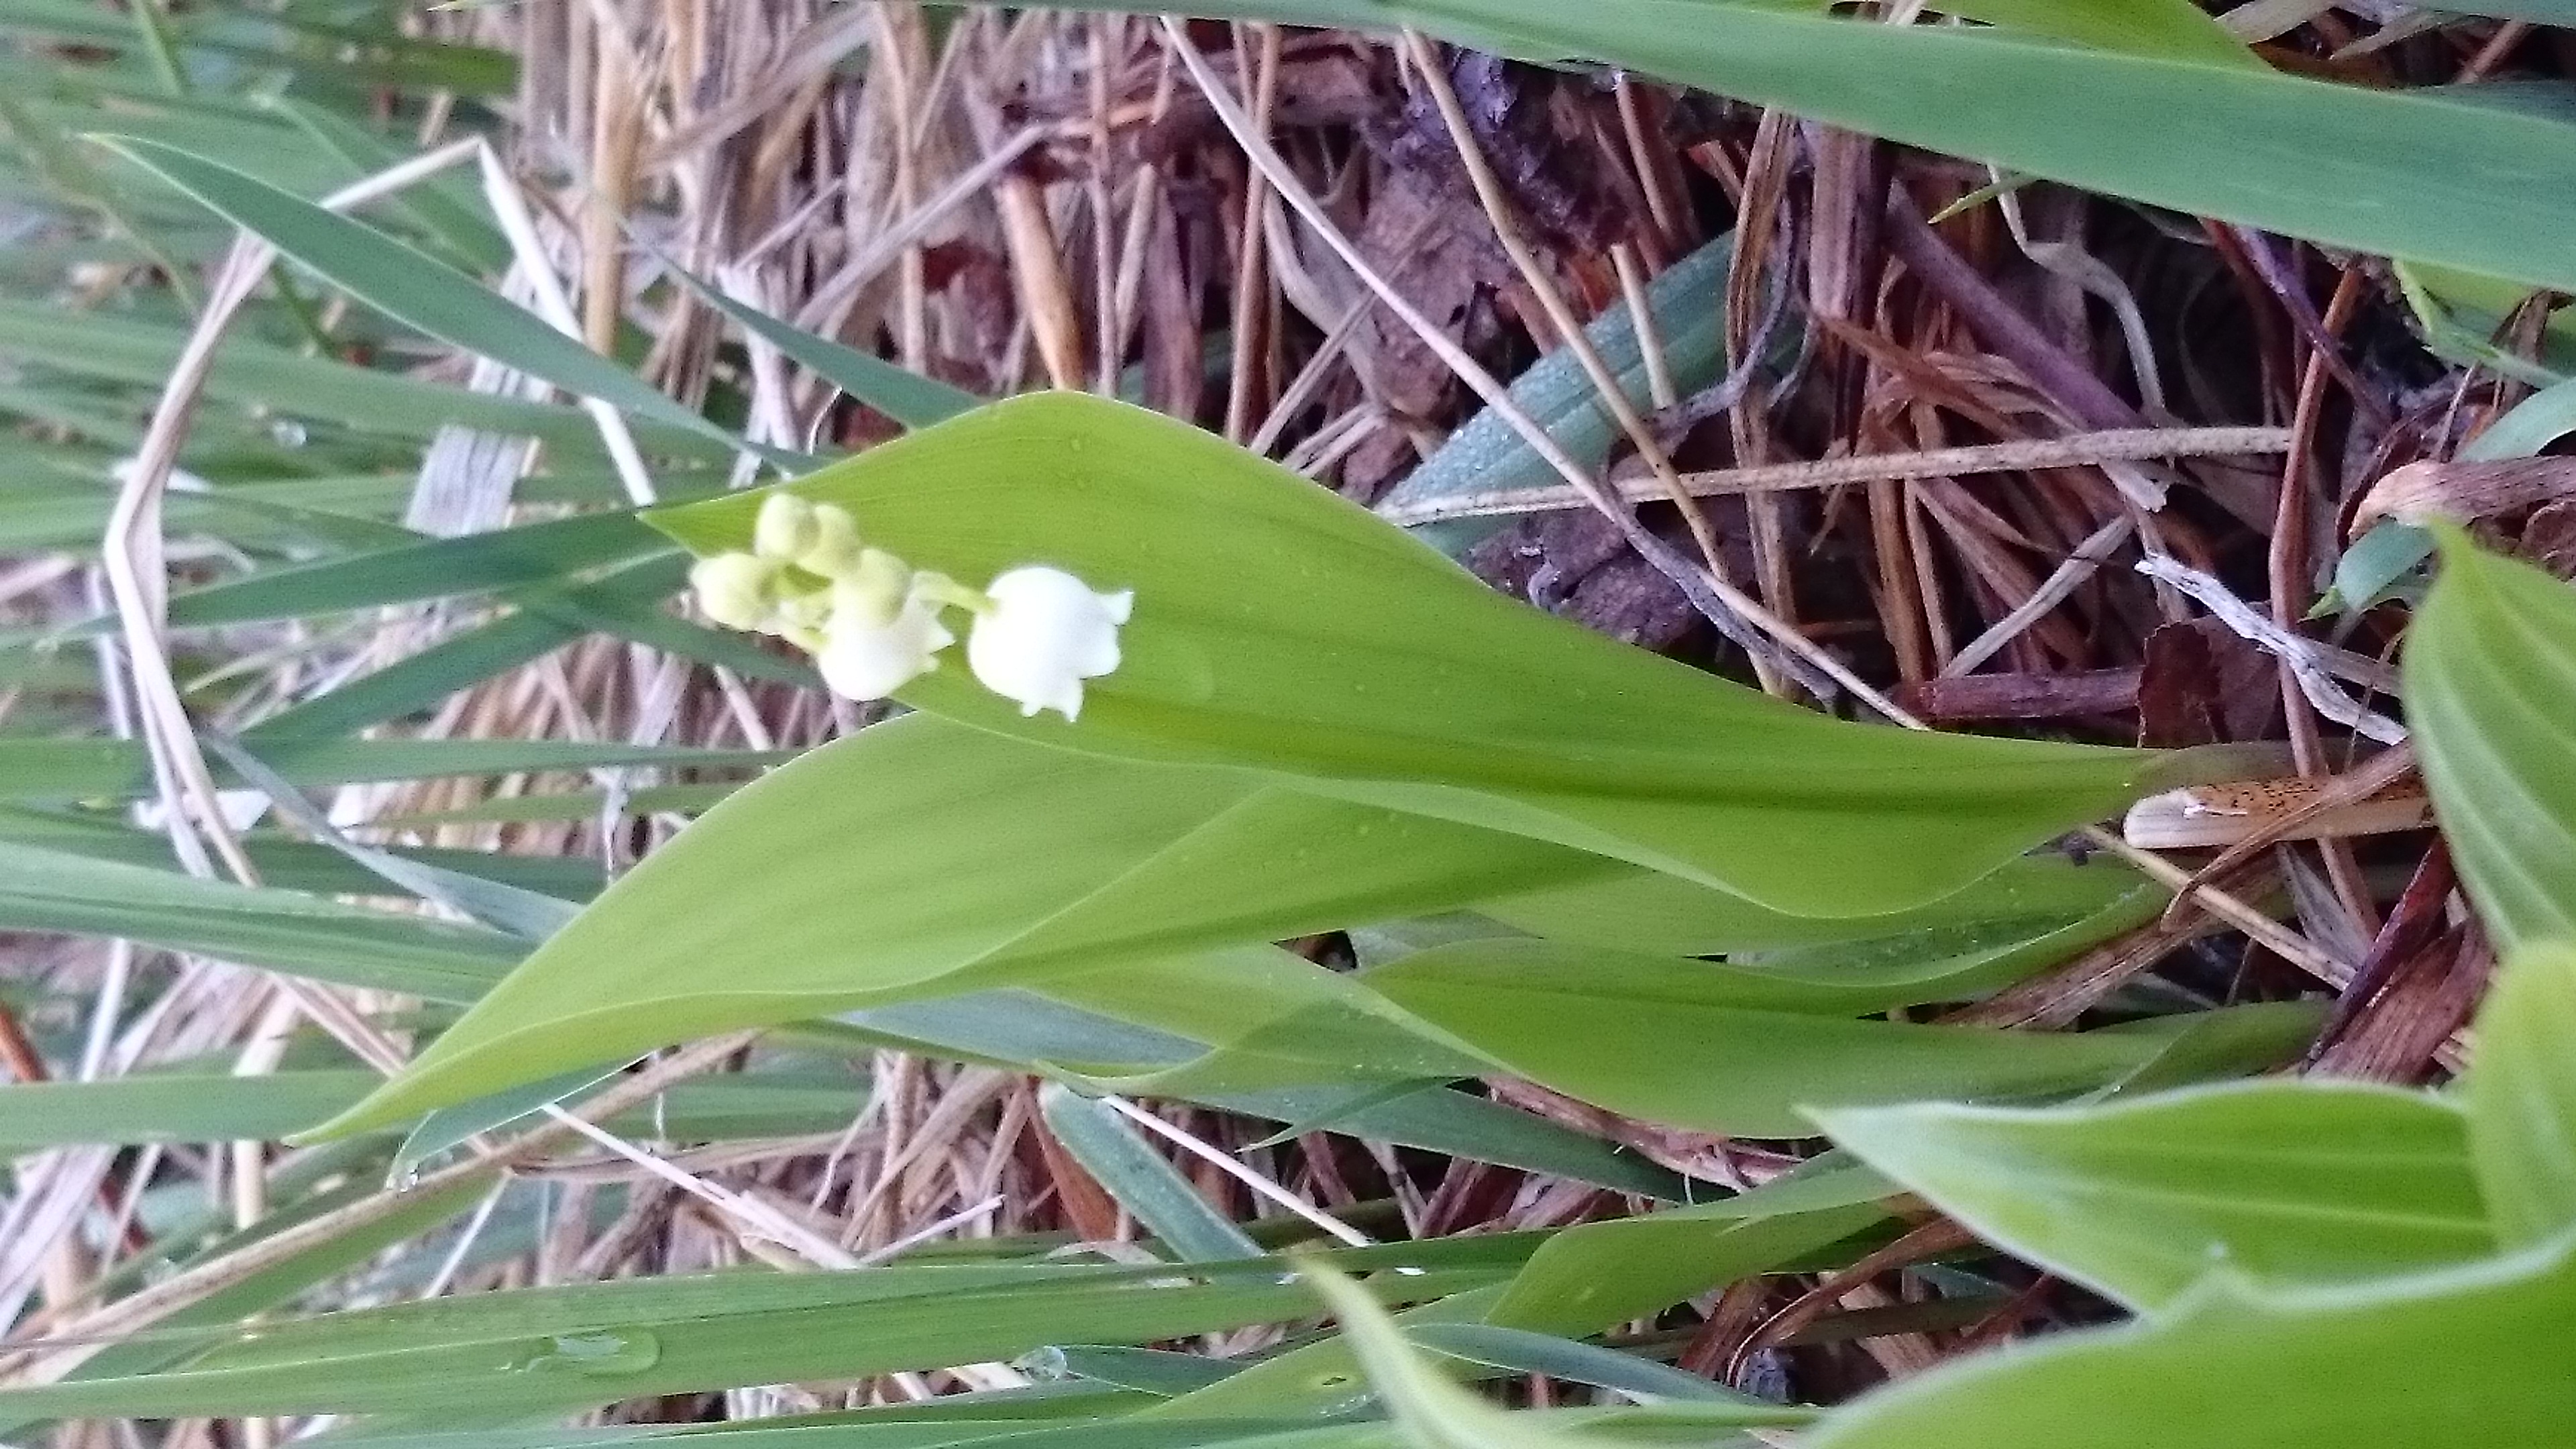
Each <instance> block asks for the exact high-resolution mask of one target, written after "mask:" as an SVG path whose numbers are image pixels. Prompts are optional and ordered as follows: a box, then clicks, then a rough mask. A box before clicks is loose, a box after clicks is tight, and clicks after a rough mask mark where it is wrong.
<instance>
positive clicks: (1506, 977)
mask: <svg viewBox="0 0 2576 1449" xmlns="http://www.w3.org/2000/svg"><path fill="white" fill-rule="evenodd" d="M2164 899H2165V897H2164V895H2163V893H2162V892H2160V891H2153V890H2150V889H2147V888H2141V889H2140V890H2139V891H2137V892H2135V893H2134V894H2133V896H2132V897H2131V898H2128V899H2124V900H2122V901H2120V902H2118V903H2116V904H2115V905H2114V906H2113V907H2111V908H2110V909H2107V910H2104V911H2099V912H2096V913H2094V914H2093V915H2091V916H2086V917H2081V918H2078V919H2076V920H2072V921H2069V920H2067V919H2065V918H2063V917H2058V916H2041V917H2036V918H2034V917H2028V916H2005V917H2001V918H1999V919H1997V920H1993V921H1986V922H1978V923H1976V924H1974V925H1964V926H1951V927H1939V928H1933V929H1928V930H1922V931H1914V932H1908V933H1906V934H1904V935H1899V936H1890V937H1881V938H1872V939H1869V940H1861V941H1848V942H1838V943H1834V944H1831V945H1814V946H1802V947H1797V948H1794V949H1791V950H1786V951H1779V952H1772V953H1766V954H1757V955H1745V956H1739V957H1737V958H1736V959H1734V960H1732V961H1728V962H1724V963H1720V962H1713V961H1696V960H1687V959H1678V958H1673V957H1666V956H1658V955H1647V954H1643V953H1636V952H1627V951H1616V950H1603V949H1601V948H1598V947H1590V946H1582V945H1569V944H1565V943H1563V942H1559V941H1554V940H1546V941H1537V940H1519V939H1489V940H1481V941H1464V942H1459V943H1456V944H1452V945H1445V946H1435V947H1432V948H1430V949H1429V950H1426V951H1421V952H1417V953H1414V954H1413V955H1410V956H1407V957H1404V958H1403V959H1402V960H1400V961H1398V962H1395V963H1393V964H1391V965H1390V966H1388V967H1386V968H1385V969H1387V970H1390V971H1395V972H1398V973H1401V974H1403V975H1405V976H1411V977H1420V976H1422V975H1425V974H1439V975H1445V976H1450V977H1454V978H1456V979H1458V980H1461V981H1468V980H1475V979H1484V980H1490V981H1493V982H1495V983H1497V984H1499V985H1503V986H1506V987H1508V984H1509V983H1510V982H1511V981H1512V980H1513V979H1514V977H1515V976H1516V975H1520V976H1527V977H1529V978H1531V979H1541V980H1548V981H1564V980H1570V979H1578V978H1580V977H1581V976H1583V975H1584V974H1585V973H1586V972H1587V971H1598V972H1599V973H1600V974H1601V975H1602V976H1603V977H1604V979H1605V980H1608V981H1614V982H1620V983H1625V989H1629V990H1633V991H1635V992H1636V993H1637V994H1640V995H1645V996H1652V995H1655V994H1657V988H1658V985H1659V984H1660V985H1661V987H1662V989H1664V990H1668V991H1671V992H1674V993H1676V994H1680V995H1684V996H1692V997H1703V998H1722V999H1724V1000H1726V1001H1728V1002H1729V1003H1730V1004H1733V1005H1737V1006H1743V1007H1756V1008H1759V1009H1762V1010H1769V1011H1795V1012H1801V1013H1808V1014H1813V1015H1824V1016H1833V1015H1841V1016H1861V1015H1866V1014H1868V1013H1871V1012H1878V1011H1885V1010H1888V1009H1890V1008H1891V1007H1898V1006H1916V1005H1921V1004H1923V1003H1926V1002H1934V1001H1967V1000H1972V999H1974V998H1976V997H1979V996H1983V995H1985V994H1986V993H1988V992H1990V991H1993V990H1996V989H1997V988H1999V987H2002V986H2006V985H2009V984H2011V983H2012V982H2014V981H2017V980H2020V979H2021V978H2022V977H2024V976H2028V975H2030V974H2032V973H2034V972H2036V971H2040V970H2043V969H2045V968H2047V967H2049V966H2053V965H2056V964H2057V963H2059V962H2062V961H2065V960H2067V959H2068V958H2070V957H2072V956H2073V955H2074V954H2075V953H2076V952H2078V951H2081V950H2084V949H2085V948H2087V947H2089V946H2091V945H2094V944H2095V943H2097V942H2100V941H2103V940H2107V939H2109V938H2110V937H2111V936H2114V935H2116V934H2118V933H2119V932H2121V931H2123V930H2126V929H2128V928H2129V927H2131V926H2134V925H2137V924H2138V923H2139V922H2141V921H2143V920H2146V919H2148V918H2150V917H2152V916H2153V915H2155V913H2156V912H2157V911H2158V910H2159V909H2161V908H2162V906H2163V903H2164ZM1370 979H1371V980H1372V981H1374V980H1375V979H1376V978H1375V977H1374V976H1372V977H1371V978H1370Z"/></svg>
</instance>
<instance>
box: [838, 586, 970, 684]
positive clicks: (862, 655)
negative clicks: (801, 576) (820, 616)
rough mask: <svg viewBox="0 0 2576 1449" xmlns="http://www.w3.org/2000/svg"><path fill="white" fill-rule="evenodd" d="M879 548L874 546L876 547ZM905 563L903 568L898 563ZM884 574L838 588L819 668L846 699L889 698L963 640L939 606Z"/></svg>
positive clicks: (932, 667)
mask: <svg viewBox="0 0 2576 1449" xmlns="http://www.w3.org/2000/svg"><path fill="white" fill-rule="evenodd" d="M871 552H873V550H871ZM898 567H899V566H898ZM884 582H885V580H884V579H883V578H882V577H881V576H880V577H877V578H869V579H844V580H842V581H840V582H838V583H836V584H834V585H833V586H832V594H831V599H832V604H831V613H830V615H829V617H827V618H826V619H825V620H824V622H823V628H822V636H823V637H822V647H821V648H819V649H817V650H815V651H814V667H815V668H817V669H820V670H821V671H823V682H824V683H825V684H826V685H829V686H830V687H831V690H832V692H833V693H834V694H837V695H840V696H842V697H844V698H846V699H883V698H885V697H886V696H887V695H890V694H892V693H894V692H895V691H896V690H898V689H901V688H903V687H904V686H905V685H906V684H909V683H911V682H912V681H913V680H914V679H917V678H919V677H920V676H922V675H924V674H927V673H929V672H930V671H931V670H933V669H936V668H938V667H939V651H940V650H942V649H945V648H947V647H948V646H949V645H951V644H954V643H956V642H957V636H956V635H954V634H951V633H950V632H948V626H947V625H945V624H942V623H941V622H939V609H938V606H937V605H935V604H933V603H931V602H930V601H929V600H927V599H924V598H922V597H921V596H920V595H919V594H914V593H906V592H903V591H902V589H901V585H900V583H899V582H898V583H897V584H896V587H895V589H893V590H891V591H889V590H887V589H885V588H884V587H883V584H884Z"/></svg>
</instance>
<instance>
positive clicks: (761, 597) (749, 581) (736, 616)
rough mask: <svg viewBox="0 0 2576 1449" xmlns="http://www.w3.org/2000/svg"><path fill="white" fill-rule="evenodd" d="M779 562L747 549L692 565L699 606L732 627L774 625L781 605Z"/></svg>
mask: <svg viewBox="0 0 2576 1449" xmlns="http://www.w3.org/2000/svg"><path fill="white" fill-rule="evenodd" d="M777 580H778V565H777V564H776V563H774V562H772V561H771V560H768V559H765V558H755V557H753V556H752V555H750V554H747V553H720V554H717V555H715V556H714V557H712V558H702V559H700V560H698V561H697V562H696V563H694V564H691V565H690V566H689V584H690V587H692V588H694V589H695V590H696V591H697V595H698V607H699V608H700V609H702V610H704V611H705V612H706V616H707V617H708V618H710V619H713V620H715V621H716V622H717V623H719V624H722V625H724V626H725V627H726V628H728V629H759V630H766V629H768V628H769V627H770V625H771V622H772V620H773V618H774V615H775V613H776V610H777V607H778V596H777V590H776V584H777Z"/></svg>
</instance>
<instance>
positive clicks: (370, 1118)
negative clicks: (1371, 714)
mask: <svg viewBox="0 0 2576 1449" xmlns="http://www.w3.org/2000/svg"><path fill="white" fill-rule="evenodd" d="M1298 852H1302V853H1303V856H1302V860H1303V868H1302V869H1299V870H1297V871H1293V872H1282V871H1281V870H1279V869H1278V862H1279V861H1280V860H1281V859H1282V858H1283V857H1289V858H1294V857H1295V856H1296V853H1298ZM1618 868H1619V867H1618V866H1617V865H1616V863H1614V862H1610V861H1605V860H1601V859H1599V858H1597V857H1591V856H1585V855H1582V854H1579V853H1577V852H1574V851H1569V850H1563V849H1560V848H1557V847H1553V846H1547V845H1543V844H1539V843H1537V842H1533V841H1529V840H1527V839H1525V838H1523V837H1519V836H1514V835H1507V834H1501V833H1497V832H1493V831H1483V830H1475V829H1471V828H1467V827H1462V826H1454V825H1449V824H1446V823H1443V822H1440V821H1436V820H1429V819H1423V818H1420V817H1415V816H1406V815H1400V814H1395V813H1393V812H1388V811H1383V810H1374V809H1370V808H1367V807H1364V806H1349V805H1341V804H1337V803H1335V802H1331V801H1321V800H1316V799H1313V798H1311V797H1306V796H1301V795H1295V794H1292V793H1288V792H1282V791H1279V790H1276V789H1274V788H1271V787H1269V786H1268V785H1266V784H1265V782H1264V781H1263V780H1262V779H1261V778H1260V777H1258V776H1255V775H1251V774H1248V773H1244V772H1238V771H1230V770H1210V769H1186V768H1174V767H1170V766H1159V765H1144V764H1133V763H1126V762H1120V761H1114V760H1108V759H1102V758H1099V757H1095V756H1084V755H1075V754H1069V753H1065V752H1061V751H1055V750H1047V749H1040V748H1036V747H1033V746H1030V745H1026V744H1022V743H1019V742H1017V741H1014V740H1009V739H1005V738H1002V737H1000V736H996V735H990V734H986V733H983V732H982V731H978V730H974V729H969V728H966V727H964V726H961V725H957V724H954V723H951V722H949V721H946V720H942V719H938V718H936V717H932V716H926V715H925V716H919V717H910V718H905V719H900V720H895V721H892V722H889V723H887V724H883V725H879V726H876V727H874V728H872V729H869V730H865V731H863V732H861V733H860V734H859V735H858V736H856V737H855V738H852V739H849V740H845V741H842V742H840V743H837V744H835V745H832V746H829V747H827V748H825V749H821V750H817V751H814V752H812V753H810V754H808V755H806V756H804V757H802V758H801V759H799V760H797V761H796V762H795V763H793V764H791V765H789V766H787V767H786V768H784V769H782V770H779V771H778V772H776V773H775V774H773V775H772V776H770V777H769V778H768V779H767V780H766V781H764V782H763V783H762V784H760V785H758V786H756V787H754V788H750V789H746V790H743V791H741V792H740V793H738V794H736V795H734V796H732V797H730V798H729V799H727V800H726V801H725V802H724V803H723V804H721V805H718V806H717V807H716V808H715V809H713V810H711V811H709V812H708V813H707V815H706V816H705V817H704V818H702V819H701V820H699V821H698V822H697V823H696V824H695V825H693V826H691V827H690V828H689V829H688V830H687V831H685V832H683V833H682V834H681V835H680V836H679V837H678V838H677V839H676V840H674V841H673V842H672V843H671V844H669V845H667V846H665V847H664V848H663V849H661V850H660V851H657V852H655V853H654V854H653V855H652V856H651V857H649V858H647V859H646V860H645V861H643V862H642V863H641V864H639V865H638V866H637V867H636V868H635V869H634V870H633V871H631V872H629V873H628V874H627V875H625V876H624V877H622V878H621V879H620V880H619V881H618V882H617V883H616V884H615V885H614V886H612V887H611V888H610V889H609V890H608V891H606V892H605V893H604V894H602V895H601V897H600V898H599V900H598V901H597V902H596V903H595V904H594V905H593V906H592V907H591V908H590V909H589V910H588V911H587V912H585V913H584V914H583V915H582V916H581V917H580V918H579V919H577V920H576V921H575V922H574V923H573V924H572V925H571V926H569V927H568V928H566V929H565V930H564V931H562V932H560V933H559V934H557V935H556V936H555V937H554V938H553V939H551V940H549V941H548V942H547V943H546V944H545V945H544V946H543V947H541V948H539V950H538V951H537V952H536V953H535V954H534V955H533V956H531V957H530V958H529V960H528V962H527V964H526V965H525V966H524V967H523V968H522V969H521V970H519V971H518V972H516V973H514V974H513V975H512V976H511V977H510V978H509V980H508V981H506V982H504V983H503V984H502V985H501V986H500V987H499V988H498V989H496V990H495V991H493V992H492V993H491V994H490V995H489V996H487V997H486V998H485V999H484V1000H483V1001H482V1002H481V1003H480V1004H479V1005H478V1006H477V1007H476V1008H475V1010H474V1011H473V1012H472V1013H470V1014H469V1015H468V1016H467V1017H466V1018H465V1019H464V1020H463V1021H461V1022H459V1023H458V1024H457V1025H456V1026H455V1027H454V1028H452V1029H451V1030H450V1031H448V1032H447V1033H446V1034H445V1035H444V1036H442V1037H441V1038H440V1039H439V1040H438V1041H437V1042H436V1043H435V1044H433V1045H432V1046H431V1047H430V1048H429V1049H428V1050H427V1051H425V1052H424V1053H422V1054H421V1056H420V1057H419V1058H418V1059H416V1060H415V1061H414V1063H413V1064H412V1066H411V1068H410V1069H409V1070H408V1071H406V1072H405V1073H404V1074H403V1075H402V1076H401V1077H399V1078H397V1079H396V1080H395V1081H393V1082H392V1083H389V1084H388V1085H387V1087H386V1088H385V1090H384V1091H383V1092H381V1093H379V1094H378V1095H377V1096H375V1097H372V1098H370V1099H369V1100H368V1101H367V1103H365V1104H364V1105H363V1106H362V1107H360V1108H359V1109H358V1110H357V1111H356V1112H355V1113H353V1114H351V1115H349V1116H346V1117H343V1118H341V1119H339V1120H337V1121H335V1122H334V1123H332V1124H331V1126H330V1129H329V1130H333V1131H344V1130H349V1129H351V1128H354V1127H356V1126H359V1125H375V1124H380V1123H382V1122H384V1121H387V1120H390V1119H391V1118H393V1117H396V1116H400V1115H403V1114H405V1113H408V1112H411V1111H416V1110H418V1109H420V1108H421V1107H424V1106H430V1105H437V1104H442V1103H445V1102H452V1101H456V1100H460V1099H462V1098H465V1097H470V1096H477V1095H481V1094H483V1093H485V1092H489V1091H493V1090H497V1089H499V1088H502V1087H505V1086H509V1085H513V1084H515V1083H518V1082H524V1081H531V1080H535V1079H537V1078H540V1077H546V1076H551V1075H553V1074H555V1073H557V1072H560V1071H564V1070H568V1069H570V1068H572V1067H576V1066H584V1065H589V1064H591V1063H595V1062H600V1061H606V1060H613V1059H614V1058H616V1057H617V1056H619V1055H621V1054H624V1055H632V1054H636V1053H640V1052H642V1051H645V1050H647V1049H649V1048H652V1047H655V1046H660V1045H663V1044H665V1043H667V1042H671V1041H674V1040H680V1039H684V1038H687V1037H691V1036H696V1035H701V1034H705V1033H709V1032H714V1031H720V1030H725V1029H728V1028H731V1027H736V1026H757V1025H768V1024H771V1023H775V1022H780V1021H788V1020H794V1019H797V1018H800V1017H806V1016H814V1015H821V1014H824V1013H828V1012H831V1011H838V1010H846V1009H849V1008H851V1007H854V1006H860V1005H864V1004H869V1003H871V1002H884V1001H888V1000H894V999H898V998H900V997H902V996H906V995H913V996H918V995H922V994H925V993H927V992H931V991H937V992H942V993H953V992H960V991H965V990H969V989H972V988H975V987H978V986H990V985H995V984H1001V983H1005V982H1011V981H1019V980H1026V979H1032V978H1035V977H1039V976H1043V975H1049V974H1066V973H1071V972H1077V971H1080V970H1083V969H1087V968H1090V967H1095V966H1098V965H1101V964H1104V963H1105V962H1110V961H1117V960H1120V959H1124V958H1131V957H1137V956H1151V955H1154V954H1181V953H1187V952H1190V951H1193V950H1196V949H1198V948H1201V947H1205V946H1209V945H1217V944H1225V943H1230V942H1246V941H1248V942H1259V941H1267V940H1273V939H1278V938H1282V937H1287V936H1292V935H1297V934H1301V933H1305V932H1311V931H1317V930H1327V929H1332V928H1334V927H1337V926H1342V925H1346V924H1353V923H1357V922H1364V921H1368V920H1373V919H1378V918H1380V917H1383V916H1388V915H1399V914H1404V913H1406V912H1409V911H1414V910H1423V909H1442V908H1446V907H1450V906H1455V905H1462V904H1466V903H1468V902H1471V901H1473V900H1476V899H1478V898H1480V897H1482V896H1485V895H1490V894H1497V893H1501V892H1506V891H1512V890H1516V889H1525V888H1528V887H1530V886H1533V885H1537V884H1541V883H1547V882H1553V881H1562V880H1568V879H1576V878H1580V877H1582V876H1584V875H1586V874H1590V873H1596V872H1601V871H1607V870H1614V869H1618Z"/></svg>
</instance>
